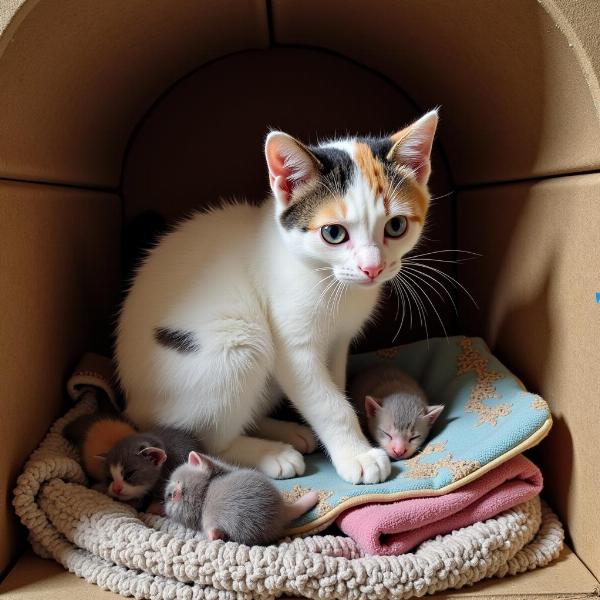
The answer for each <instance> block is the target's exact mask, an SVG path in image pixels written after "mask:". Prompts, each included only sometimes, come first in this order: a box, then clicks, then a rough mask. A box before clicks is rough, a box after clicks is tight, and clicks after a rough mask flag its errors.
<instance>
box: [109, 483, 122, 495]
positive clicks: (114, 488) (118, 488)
mask: <svg viewBox="0 0 600 600" xmlns="http://www.w3.org/2000/svg"><path fill="white" fill-rule="evenodd" d="M112 491H113V494H120V493H121V492H122V491H123V482H122V481H120V482H119V483H117V482H116V481H113V484H112Z"/></svg>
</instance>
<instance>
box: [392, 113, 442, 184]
mask: <svg viewBox="0 0 600 600" xmlns="http://www.w3.org/2000/svg"><path fill="white" fill-rule="evenodd" d="M438 120H439V118H438V111H437V109H436V110H432V111H430V112H428V113H427V114H426V115H424V116H422V117H421V118H420V119H419V120H418V121H415V122H414V123H413V124H412V125H409V126H408V127H405V128H404V129H401V130H400V131H398V132H396V133H394V134H393V135H392V136H391V140H392V142H394V145H393V146H392V149H391V150H390V151H389V153H388V155H387V159H388V160H390V161H393V162H395V163H396V164H397V165H398V166H401V167H408V168H409V169H410V170H411V171H413V173H414V174H415V178H416V180H417V181H418V182H419V183H420V184H421V185H425V184H426V183H427V181H428V180H429V175H430V173H431V146H432V145H433V137H434V135H435V130H436V128H437V124H438Z"/></svg>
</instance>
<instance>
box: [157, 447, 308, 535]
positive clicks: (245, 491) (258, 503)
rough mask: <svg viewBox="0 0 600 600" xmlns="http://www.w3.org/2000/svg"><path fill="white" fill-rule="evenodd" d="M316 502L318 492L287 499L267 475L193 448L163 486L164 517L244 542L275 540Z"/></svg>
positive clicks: (208, 533)
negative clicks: (184, 462)
mask: <svg viewBox="0 0 600 600" xmlns="http://www.w3.org/2000/svg"><path fill="white" fill-rule="evenodd" d="M318 501H319V496H318V494H317V493H316V492H308V493H306V494H304V496H302V497H301V498H299V499H298V500H296V501H295V502H294V503H293V504H286V503H285V502H284V500H283V498H282V496H281V494H280V492H279V490H278V489H277V488H276V487H275V486H274V485H273V484H272V483H271V481H270V479H269V478H268V477H267V476H266V475H263V474H262V473H259V472H258V471H253V470H251V469H240V468H237V467H233V466H231V465H228V464H226V463H224V462H222V461H220V460H218V459H216V458H212V457H209V456H206V455H204V454H198V453H196V452H190V454H189V457H188V462H187V463H186V464H183V465H181V466H180V467H179V468H177V469H176V470H175V471H174V472H173V473H172V474H171V479H170V480H169V483H168V484H167V488H166V491H165V511H166V514H167V516H168V517H170V518H172V519H173V520H175V521H177V522H179V523H181V524H182V525H185V526H186V527H188V528H189V529H195V530H197V531H202V532H204V534H205V535H206V537H207V538H208V539H210V540H217V539H222V540H229V541H232V542H238V543H240V544H246V545H247V546H254V545H267V544H271V543H273V542H276V541H277V540H278V539H279V538H281V537H282V536H283V532H284V530H285V527H286V525H288V523H290V522H291V521H293V520H294V519H296V518H298V517H299V516H300V515H302V514H304V513H305V512H306V511H307V510H310V509H311V508H312V507H313V506H315V504H317V502H318Z"/></svg>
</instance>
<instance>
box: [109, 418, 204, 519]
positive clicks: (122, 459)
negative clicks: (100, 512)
mask: <svg viewBox="0 0 600 600" xmlns="http://www.w3.org/2000/svg"><path fill="white" fill-rule="evenodd" d="M200 449H201V444H200V442H199V441H198V439H197V438H196V437H195V436H194V435H192V434H190V433H187V432H186V431H182V430H180V429H175V428H173V427H156V428H154V429H152V430H150V431H147V432H144V433H138V434H136V435H131V436H128V437H126V438H124V439H122V440H121V441H120V442H118V443H117V444H116V445H115V446H114V447H113V448H111V450H110V451H109V452H108V453H107V454H106V457H105V460H104V472H105V482H106V493H107V494H108V495H109V496H112V497H113V498H116V499H118V500H121V501H124V502H127V501H130V500H134V499H139V498H143V497H145V496H147V495H150V496H151V499H152V500H153V501H154V502H157V501H158V502H160V501H162V498H163V495H164V488H165V484H166V482H167V480H168V479H169V476H170V475H171V473H172V472H173V471H174V470H175V469H176V468H177V467H178V466H179V465H181V464H182V463H184V462H185V461H186V459H187V456H188V454H189V453H190V452H191V451H192V450H200ZM152 512H160V510H159V508H158V507H157V506H156V505H153V511H152Z"/></svg>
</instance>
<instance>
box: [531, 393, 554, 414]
mask: <svg viewBox="0 0 600 600" xmlns="http://www.w3.org/2000/svg"><path fill="white" fill-rule="evenodd" d="M531 408H533V409H535V410H545V411H547V412H550V408H549V407H548V403H547V402H546V401H545V400H544V399H543V398H542V397H541V396H538V395H537V394H536V395H535V396H534V397H533V398H532V399H531Z"/></svg>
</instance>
